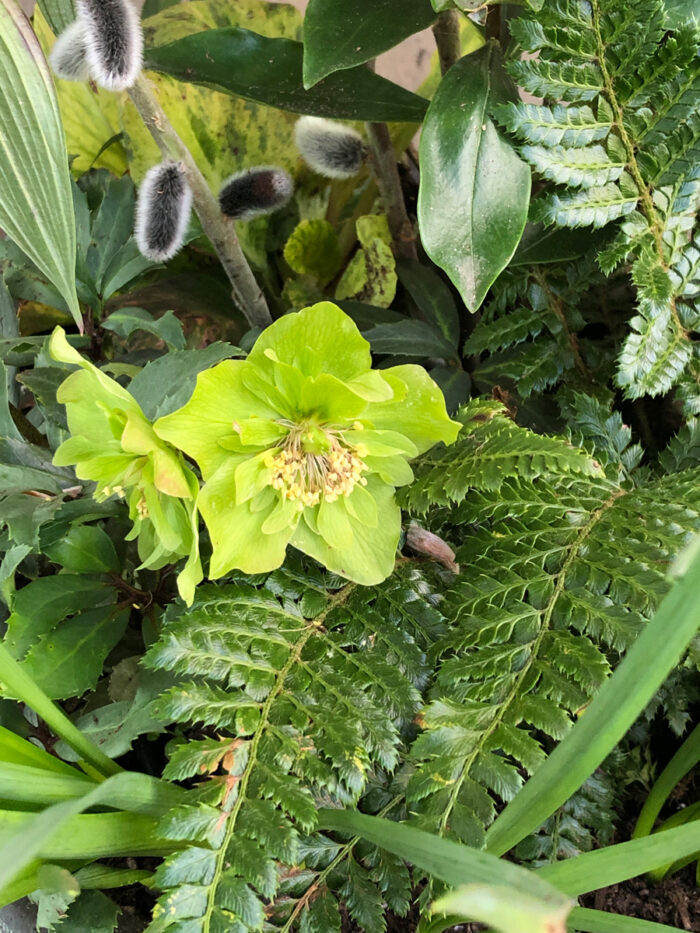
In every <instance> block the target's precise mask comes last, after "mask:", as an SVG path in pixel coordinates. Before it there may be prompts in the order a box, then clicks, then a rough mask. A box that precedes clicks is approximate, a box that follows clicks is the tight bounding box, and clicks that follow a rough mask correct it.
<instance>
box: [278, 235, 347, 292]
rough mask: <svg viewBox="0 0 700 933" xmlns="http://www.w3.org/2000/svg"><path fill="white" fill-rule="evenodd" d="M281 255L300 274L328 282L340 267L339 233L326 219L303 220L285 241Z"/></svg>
mask: <svg viewBox="0 0 700 933" xmlns="http://www.w3.org/2000/svg"><path fill="white" fill-rule="evenodd" d="M284 258H285V260H286V262H287V264H288V265H289V266H290V267H291V268H292V269H293V270H294V271H295V272H298V273H299V275H313V276H314V277H315V278H317V279H318V280H319V282H321V283H325V282H328V281H330V279H332V278H333V276H334V275H335V274H336V272H337V271H338V269H339V268H340V243H339V241H338V234H337V233H336V232H335V230H334V229H333V227H332V226H331V224H329V223H328V221H327V220H302V221H301V223H300V224H298V225H297V226H296V227H295V228H294V230H293V231H292V234H291V236H290V237H289V239H288V240H287V242H286V244H285V247H284Z"/></svg>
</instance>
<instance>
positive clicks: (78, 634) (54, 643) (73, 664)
mask: <svg viewBox="0 0 700 933" xmlns="http://www.w3.org/2000/svg"><path fill="white" fill-rule="evenodd" d="M128 621H129V609H122V610H121V612H118V611H117V610H116V608H115V607H114V606H103V607H101V608H99V609H88V610H87V611H85V612H81V613H80V614H79V615H77V616H74V617H73V618H72V619H69V620H68V621H67V622H64V623H63V624H62V625H60V626H59V627H58V628H57V629H56V630H55V631H54V632H52V633H51V634H49V635H47V636H46V637H44V638H42V639H41V641H39V642H37V643H36V644H35V645H34V646H33V647H32V648H30V650H29V652H28V653H27V657H26V658H25V660H24V662H23V664H22V666H23V668H24V669H25V671H26V673H27V674H28V675H29V676H30V677H31V678H32V680H34V682H35V683H36V684H37V685H38V686H39V687H40V688H41V689H42V690H43V691H44V692H45V693H46V694H47V695H48V696H49V697H50V698H51V699H65V698H66V697H74V696H82V694H83V693H85V691H86V690H93V689H94V688H95V685H96V684H97V680H98V678H99V676H100V674H101V673H102V665H103V664H104V660H105V658H106V657H107V655H108V654H109V652H110V651H111V650H112V648H113V647H114V646H115V645H116V644H117V642H118V641H119V640H120V638H121V637H122V635H123V634H124V631H125V629H126V625H127V622H128Z"/></svg>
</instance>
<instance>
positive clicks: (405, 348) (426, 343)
mask: <svg viewBox="0 0 700 933" xmlns="http://www.w3.org/2000/svg"><path fill="white" fill-rule="evenodd" d="M364 336H365V337H366V338H367V340H369V342H370V346H371V347H372V350H373V351H374V352H375V353H389V354H395V355H399V356H422V357H426V356H438V357H440V356H443V357H447V358H448V359H453V358H454V356H455V348H454V346H453V345H452V344H450V343H448V342H447V340H445V338H444V337H442V335H441V334H439V333H438V332H437V331H436V330H435V329H434V328H433V327H431V326H430V324H426V323H425V321H416V320H413V319H411V318H406V319H405V320H403V321H399V322H398V323H396V324H378V325H377V326H376V327H371V328H370V329H369V330H366V331H365V332H364Z"/></svg>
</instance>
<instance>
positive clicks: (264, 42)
mask: <svg viewBox="0 0 700 933" xmlns="http://www.w3.org/2000/svg"><path fill="white" fill-rule="evenodd" d="M167 12H168V11H166V13H167ZM302 59H303V45H302V44H301V42H293V41H291V40H290V39H268V38H266V37H265V36H261V35H258V34H257V33H255V32H251V31H250V30H248V29H241V28H228V29H212V30H210V31H208V32H207V33H206V34H202V33H198V34H196V35H193V36H187V37H185V38H184V39H180V40H179V41H177V42H173V43H171V44H170V45H163V46H159V47H158V48H155V49H150V50H149V51H148V52H147V53H146V67H147V68H151V69H153V70H155V71H160V72H163V73H165V74H170V75H173V76H174V77H176V78H179V79H180V80H181V81H188V82H192V83H194V84H204V85H206V86H207V87H213V88H214V89H215V90H219V91H228V92H229V93H230V94H236V95H237V96H238V97H244V98H245V99H246V100H253V101H259V102H260V103H263V104H270V105H272V106H274V107H278V108H279V109H280V110H289V111H292V112H293V113H310V114H314V115H316V116H323V117H337V118H339V119H345V120H373V121H392V122H395V123H414V122H415V123H419V122H420V121H421V120H422V119H423V116H424V114H425V109H426V106H427V101H426V100H424V98H422V97H418V96H417V95H416V94H412V93H411V92H410V91H406V90H404V89H403V88H402V87H399V85H398V84H394V83H393V82H391V81H387V80H386V79H385V78H381V77H380V76H379V75H377V74H375V73H374V72H373V71H370V70H369V69H368V68H365V67H364V66H361V67H359V68H352V69H349V70H347V71H344V72H342V73H339V74H334V75H330V76H329V77H328V78H325V79H324V80H323V81H322V82H320V83H319V84H317V85H316V86H315V87H313V88H312V89H311V90H309V91H305V90H304V87H303V84H302Z"/></svg>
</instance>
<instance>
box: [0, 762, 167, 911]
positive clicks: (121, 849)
mask: <svg viewBox="0 0 700 933" xmlns="http://www.w3.org/2000/svg"><path fill="white" fill-rule="evenodd" d="M183 793H184V792H183V791H182V790H181V788H178V787H176V786H174V785H172V784H167V783H166V782H164V781H159V780H157V779H156V778H152V777H149V776H148V775H145V774H136V773H130V772H122V773H121V774H116V775H114V776H113V777H111V778H108V779H107V780H106V781H104V782H103V783H102V784H98V785H97V786H96V787H95V789H94V790H92V791H90V793H89V794H85V795H84V796H83V797H79V798H77V799H75V800H67V801H64V802H63V803H56V804H54V805H53V806H52V807H48V808H47V809H46V810H44V811H43V812H42V813H39V814H36V815H34V814H26V813H19V812H16V811H8V810H5V811H0V900H1V899H2V896H3V895H2V892H3V890H4V889H5V887H6V886H7V885H9V884H11V883H12V882H14V881H15V879H16V878H17V877H18V875H20V874H21V872H22V871H23V870H24V869H26V867H27V866H28V865H29V864H30V862H31V861H32V860H34V859H36V858H49V859H59V860H65V859H69V858H85V859H94V858H100V857H102V856H106V855H112V856H116V855H117V854H119V855H137V854H140V855H145V854H147V853H149V854H155V853H156V852H157V851H161V850H162V846H163V843H162V841H161V840H159V839H158V838H157V837H156V836H155V832H154V830H155V825H156V820H157V818H158V817H160V816H162V815H163V813H165V812H166V811H167V810H168V809H170V807H173V806H176V805H177V804H178V803H180V802H181V801H182V794H183ZM99 804H102V805H105V804H107V805H109V806H112V807H122V808H124V809H127V810H129V811H131V812H130V813H95V814H88V815H86V816H79V815H80V814H81V813H83V811H85V810H87V809H89V808H90V807H94V806H97V805H99ZM103 817H109V818H110V819H109V820H107V819H102V820H101V819H100V818H103ZM118 817H135V818H137V819H131V820H126V819H124V820H121V821H120V820H119V819H115V818H118ZM110 833H111V835H110ZM139 833H140V835H139Z"/></svg>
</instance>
